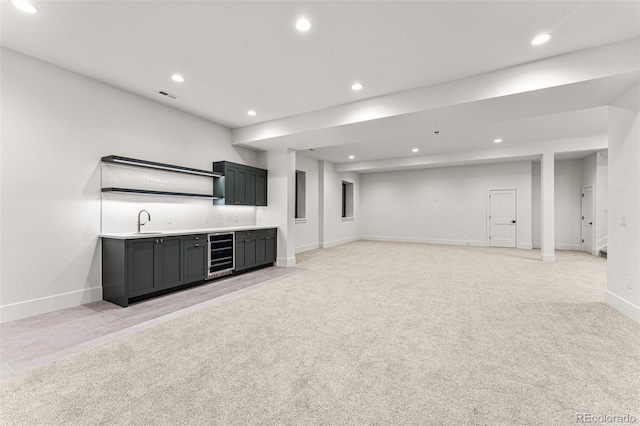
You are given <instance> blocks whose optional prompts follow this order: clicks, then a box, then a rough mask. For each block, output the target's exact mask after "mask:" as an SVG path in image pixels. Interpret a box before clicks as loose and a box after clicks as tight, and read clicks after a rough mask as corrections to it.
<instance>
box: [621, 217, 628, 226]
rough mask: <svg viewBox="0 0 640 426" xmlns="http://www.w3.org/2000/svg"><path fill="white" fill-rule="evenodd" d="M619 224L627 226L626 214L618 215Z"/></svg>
mask: <svg viewBox="0 0 640 426" xmlns="http://www.w3.org/2000/svg"><path fill="white" fill-rule="evenodd" d="M620 226H627V216H625V215H622V216H620Z"/></svg>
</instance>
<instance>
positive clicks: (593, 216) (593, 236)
mask: <svg viewBox="0 0 640 426" xmlns="http://www.w3.org/2000/svg"><path fill="white" fill-rule="evenodd" d="M586 188H591V201H592V205H591V219H592V220H593V224H592V225H591V251H587V250H585V249H584V243H583V242H582V241H584V224H583V222H584V219H582V217H584V214H583V213H584V212H583V211H582V205H583V204H585V205H586V203H585V202H584V196H583V195H584V190H585V189H586ZM585 208H587V207H585ZM580 218H581V219H580V251H583V252H585V253H591V254H592V255H594V256H595V255H596V186H595V185H594V184H592V183H589V184H587V185H582V188H580Z"/></svg>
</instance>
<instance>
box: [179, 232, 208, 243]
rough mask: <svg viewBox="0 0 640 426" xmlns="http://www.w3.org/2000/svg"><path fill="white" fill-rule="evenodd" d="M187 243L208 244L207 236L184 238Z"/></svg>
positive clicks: (186, 236)
mask: <svg viewBox="0 0 640 426" xmlns="http://www.w3.org/2000/svg"><path fill="white" fill-rule="evenodd" d="M182 238H183V240H184V242H185V243H202V244H206V243H207V236H206V234H198V235H185V236H184V237H182Z"/></svg>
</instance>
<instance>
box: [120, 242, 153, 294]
mask: <svg viewBox="0 0 640 426" xmlns="http://www.w3.org/2000/svg"><path fill="white" fill-rule="evenodd" d="M155 241H156V240H154V239H142V240H131V241H127V248H126V251H127V267H126V269H127V288H128V289H127V291H128V294H129V297H136V296H141V295H143V294H147V293H152V292H154V291H156V290H158V287H157V281H156V277H155V275H156V270H155V262H154V257H155V251H156V250H155V249H156V243H155Z"/></svg>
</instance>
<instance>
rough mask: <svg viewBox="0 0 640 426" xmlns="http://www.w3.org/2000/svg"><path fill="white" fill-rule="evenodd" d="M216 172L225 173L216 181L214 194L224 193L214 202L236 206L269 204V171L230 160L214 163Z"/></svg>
mask: <svg viewBox="0 0 640 426" xmlns="http://www.w3.org/2000/svg"><path fill="white" fill-rule="evenodd" d="M213 170H214V172H215V173H221V174H222V175H224V178H223V179H217V180H215V181H214V191H213V192H214V194H224V198H223V199H218V200H214V204H225V205H236V206H266V205H267V171H266V170H264V169H258V168H256V167H250V166H245V165H243V164H237V163H232V162H230V161H217V162H215V163H213Z"/></svg>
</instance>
